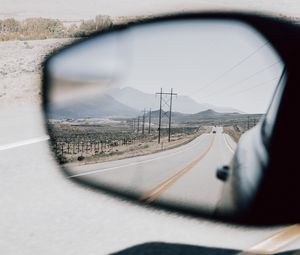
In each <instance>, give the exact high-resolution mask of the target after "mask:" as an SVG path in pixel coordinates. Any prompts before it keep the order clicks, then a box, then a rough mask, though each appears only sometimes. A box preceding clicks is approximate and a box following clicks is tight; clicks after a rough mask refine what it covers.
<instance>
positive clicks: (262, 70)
mask: <svg viewBox="0 0 300 255" xmlns="http://www.w3.org/2000/svg"><path fill="white" fill-rule="evenodd" d="M279 63H281V60H280V61H277V62H274V63H272V64H271V65H269V66H267V67H264V68H262V69H260V70H258V71H256V72H255V73H253V74H251V75H249V76H248V77H246V78H244V79H242V80H239V81H238V82H234V83H232V84H230V85H229V86H226V87H225V88H223V89H222V90H219V91H217V92H213V93H210V94H208V95H204V96H202V97H199V98H198V99H203V98H209V97H212V96H215V95H216V94H220V93H221V92H223V91H224V90H227V89H229V88H232V87H234V86H236V85H239V84H241V83H244V82H245V81H248V80H250V79H251V78H253V77H254V76H256V75H257V74H260V73H262V72H264V71H266V70H268V69H270V68H272V67H273V66H275V65H277V64H279Z"/></svg>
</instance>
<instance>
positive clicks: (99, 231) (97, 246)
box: [0, 107, 300, 255]
mask: <svg viewBox="0 0 300 255" xmlns="http://www.w3.org/2000/svg"><path fill="white" fill-rule="evenodd" d="M0 119H1V123H3V125H0V132H1V136H2V138H3V139H2V141H1V142H0V146H2V148H3V149H2V150H0V159H1V160H0V168H1V178H0V194H1V195H0V201H1V212H0V216H1V217H0V226H1V229H0V251H1V252H2V253H3V254H7V255H10V254H13V255H18V254H22V255H27V254H28V255H29V254H30V255H31V254H54V255H55V254H62V252H63V253H64V254H72V255H77V254H78V255H79V254H109V253H112V252H115V251H117V250H120V249H124V248H126V247H129V246H132V245H136V244H141V243H144V242H151V241H162V242H171V243H184V244H192V245H199V246H201V245H204V246H214V247H226V248H232V249H247V248H249V247H252V246H253V245H255V244H257V243H259V242H261V241H262V240H264V239H266V238H268V237H270V236H272V235H273V234H274V233H277V232H278V231H279V230H281V229H282V227H272V228H267V227H264V228H262V227H261V228H255V227H244V226H234V225H230V224H223V223H219V222H212V221H208V220H205V219H202V218H190V217H185V216H184V215H180V214H176V213H167V212H164V211H161V210H155V209H150V208H145V207H142V206H137V205H135V204H132V203H129V202H127V201H123V200H121V199H118V198H114V197H112V196H108V195H106V194H103V193H101V192H94V191H92V190H90V189H87V188H86V187H84V186H81V185H77V184H74V183H73V182H71V181H70V180H68V179H66V178H65V176H64V175H62V174H61V172H60V170H59V168H58V166H57V164H56V162H55V161H54V159H53V157H52V156H51V153H50V150H49V147H48V143H47V141H43V142H38V141H39V139H34V138H40V137H42V138H43V137H44V136H45V129H44V127H43V125H42V118H41V114H40V112H39V111H38V107H35V108H34V109H32V110H30V109H28V110H26V112H25V111H24V107H23V108H19V109H15V110H11V109H5V111H4V110H3V108H2V109H1V111H0ZM10 127H14V128H10ZM217 136H218V134H217ZM217 136H216V140H215V142H214V146H217V145H218V140H217ZM220 137H222V136H221V135H220ZM208 140H209V139H208ZM29 141H31V143H29ZM219 141H220V142H221V141H222V140H219ZM12 144H13V145H14V146H11V145H12ZM208 144H209V141H208V142H207V144H206V145H208ZM16 145H18V146H16ZM213 150H214V149H213V148H212V151H213ZM165 153H167V151H166V152H165ZM178 155H179V156H178V157H180V154H178ZM206 156H207V157H209V154H208V155H206ZM204 159H205V158H204ZM204 159H203V160H204ZM203 162H204V161H203ZM201 164H202V163H201ZM199 166H200V162H199ZM177 170H178V169H177ZM193 171H194V170H193ZM190 173H192V172H190ZM186 176H188V175H186ZM182 178H183V177H182ZM182 178H181V180H182V181H183V180H184V179H182ZM155 184H156V183H155ZM179 184H180V182H179V180H178V182H177V183H175V184H174V186H173V187H174V188H175V187H176V186H175V185H179ZM173 187H172V188H173ZM170 191H171V187H170ZM165 194H167V193H165ZM162 196H163V195H162ZM299 247H300V242H294V243H293V244H290V245H288V246H285V248H284V249H295V248H299Z"/></svg>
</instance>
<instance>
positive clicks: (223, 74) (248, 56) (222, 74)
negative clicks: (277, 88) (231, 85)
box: [193, 42, 270, 93]
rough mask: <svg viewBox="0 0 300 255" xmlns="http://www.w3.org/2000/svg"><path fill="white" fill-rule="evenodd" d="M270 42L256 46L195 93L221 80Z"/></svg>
mask: <svg viewBox="0 0 300 255" xmlns="http://www.w3.org/2000/svg"><path fill="white" fill-rule="evenodd" d="M269 44H270V43H269V42H265V43H264V44H262V45H261V46H259V47H258V48H256V49H255V50H254V51H252V52H251V53H250V54H249V55H247V56H245V57H244V58H242V59H241V60H240V61H238V62H237V63H236V64H234V65H233V66H231V67H230V68H228V69H227V70H226V71H224V72H223V73H221V74H220V75H218V76H217V77H216V78H215V79H213V80H212V81H210V82H209V83H207V84H206V85H204V86H202V87H201V88H199V89H198V90H196V91H194V92H193V93H196V92H199V91H200V90H201V91H202V90H203V89H206V88H208V87H209V86H211V85H212V84H214V83H215V82H216V81H218V80H220V79H221V78H222V77H224V76H225V75H226V74H228V73H229V72H231V71H232V70H234V69H236V68H237V67H238V66H240V65H241V64H242V63H244V62H245V61H246V60H248V59H249V58H250V57H252V56H253V55H255V54H256V53H257V52H258V51H260V50H261V49H262V48H264V47H265V46H266V45H269Z"/></svg>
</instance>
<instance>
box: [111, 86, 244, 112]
mask: <svg viewBox="0 0 300 255" xmlns="http://www.w3.org/2000/svg"><path fill="white" fill-rule="evenodd" d="M109 94H110V95H111V96H112V97H113V98H114V99H116V100H117V101H119V102H121V103H123V104H126V105H128V106H130V107H132V108H134V109H137V110H139V111H142V110H143V109H144V108H146V109H149V108H152V109H158V108H159V96H155V95H154V94H148V93H144V92H142V91H140V90H138V89H135V88H131V87H125V88H118V89H113V90H111V92H110V93H109ZM209 109H212V110H214V111H216V112H219V113H224V112H240V111H239V110H236V109H234V108H228V107H219V106H215V105H211V104H200V103H198V102H196V101H195V100H194V99H192V98H191V97H189V96H181V95H179V96H175V97H174V99H173V111H174V112H181V113H189V114H191V113H197V112H202V111H205V110H209Z"/></svg>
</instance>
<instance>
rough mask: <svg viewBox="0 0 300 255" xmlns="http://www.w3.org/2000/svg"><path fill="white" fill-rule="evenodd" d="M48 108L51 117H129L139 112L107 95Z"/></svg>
mask: <svg viewBox="0 0 300 255" xmlns="http://www.w3.org/2000/svg"><path fill="white" fill-rule="evenodd" d="M49 108H50V111H49V112H50V113H49V115H50V118H51V119H81V118H120V117H121V118H131V117H136V116H137V115H138V114H139V112H138V111H137V110H135V109H133V108H131V107H129V106H127V105H125V104H122V103H120V102H118V101H117V100H115V99H114V98H112V97H111V96H109V95H101V96H98V97H94V98H91V99H89V100H86V99H85V100H82V101H80V102H76V103H72V104H64V105H55V106H50V107H49Z"/></svg>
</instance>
